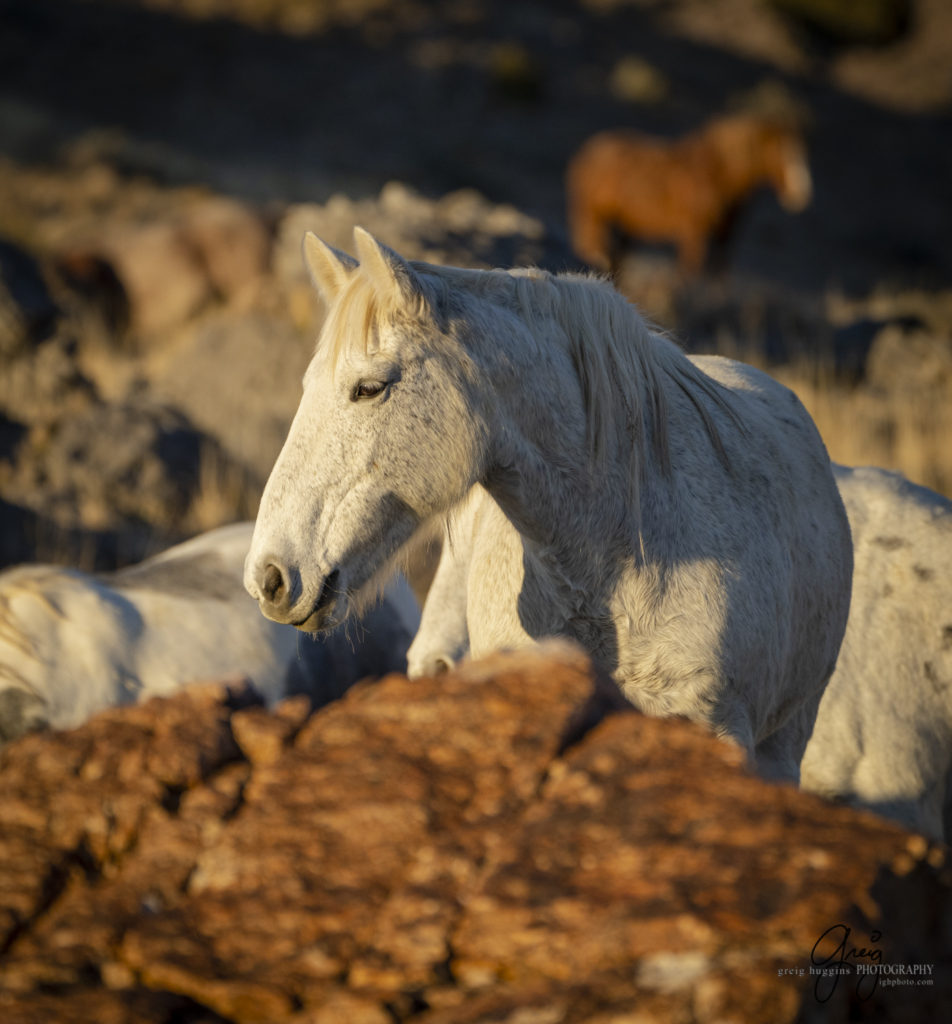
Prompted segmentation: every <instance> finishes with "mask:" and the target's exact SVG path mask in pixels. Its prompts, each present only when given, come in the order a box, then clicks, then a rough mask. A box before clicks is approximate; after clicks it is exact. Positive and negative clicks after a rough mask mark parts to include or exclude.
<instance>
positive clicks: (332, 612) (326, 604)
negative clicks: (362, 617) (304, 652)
mask: <svg viewBox="0 0 952 1024" xmlns="http://www.w3.org/2000/svg"><path fill="white" fill-rule="evenodd" d="M345 597H346V592H345V589H344V588H343V587H341V585H340V570H339V569H334V570H333V571H332V572H330V573H328V574H327V576H325V577H324V582H323V584H322V585H321V590H320V593H319V594H318V595H317V600H316V601H315V602H314V604H313V605H312V606H311V609H310V611H309V612H308V613H307V614H306V615H305V616H304V617H303V618H301V619H298V620H297V621H296V622H292V623H291V625H292V626H294V628H295V629H299V630H301V632H302V633H327V632H329V631H330V630H332V629H333V628H334V627H335V626H338V625H340V623H341V622H342V621H343V619H344V617H345V616H343V615H340V614H338V613H337V612H338V609H339V606H340V604H341V601H342V599H343V598H345Z"/></svg>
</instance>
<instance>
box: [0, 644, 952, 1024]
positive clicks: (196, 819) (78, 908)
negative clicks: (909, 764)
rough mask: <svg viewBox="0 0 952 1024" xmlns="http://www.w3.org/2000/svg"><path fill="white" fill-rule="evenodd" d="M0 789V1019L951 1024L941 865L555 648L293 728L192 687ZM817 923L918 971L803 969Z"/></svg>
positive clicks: (77, 1023)
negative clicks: (633, 700) (624, 693)
mask: <svg viewBox="0 0 952 1024" xmlns="http://www.w3.org/2000/svg"><path fill="white" fill-rule="evenodd" d="M0 787H2V790H3V793H2V798H0V949H2V951H3V952H2V956H0V1019H2V1020H10V1021H17V1022H22V1024H30V1022H33V1021H36V1022H40V1021H42V1022H44V1024H49V1022H56V1021H69V1022H70V1024H81V1022H85V1021H90V1022H92V1021H95V1022H97V1024H110V1022H114V1021H115V1022H120V1021H121V1022H140V1021H141V1022H152V1021H156V1022H170V1021H173V1020H174V1021H176V1022H186V1024H193V1022H195V1024H197V1022H203V1024H204V1022H209V1024H211V1022H215V1021H217V1022H221V1021H232V1022H242V1024H245V1022H247V1024H253V1022H272V1024H277V1022H283V1021H294V1022H298V1024H304V1022H308V1024H324V1022H327V1024H332V1022H333V1024H337V1022H341V1024H351V1022H352V1024H378V1022H380V1024H387V1022H392V1021H393V1020H409V1019H413V1020H416V1021H420V1022H421V1024H450V1022H453V1024H456V1022H460V1024H464V1022H490V1021H494V1022H503V1021H508V1022H510V1024H512V1022H516V1021H520V1022H521V1021H525V1022H528V1021H533V1022H536V1024H541V1022H549V1021H551V1022H557V1021H558V1022H562V1021H564V1022H583V1021H585V1022H593V1024H594V1022H596V1021H597V1022H599V1024H608V1022H609V1021H614V1022H616V1024H620V1022H621V1021H626V1022H628V1021H636V1020H637V1021H638V1022H651V1021H658V1022H662V1021H664V1022H668V1021H682V1020H683V1021H714V1020H732V1021H750V1022H762V1021H767V1020H769V1021H771V1022H776V1024H779V1022H783V1021H795V1020H801V1021H817V1022H819V1021H823V1022H829V1021H837V1020H844V1021H845V1020H847V1019H850V1020H870V1021H873V1020H875V1021H896V1022H901V1021H917V1020H940V1019H950V1013H952V936H950V930H952V872H950V869H949V867H948V866H947V861H946V855H945V851H944V850H943V849H940V848H936V847H929V846H928V844H927V843H926V842H925V841H924V840H922V839H920V838H919V837H915V836H910V835H909V834H908V833H905V832H903V831H902V830H900V829H898V828H895V827H893V826H892V825H889V824H887V823H885V822H880V821H878V820H877V819H875V818H873V817H870V816H865V815H860V814H858V813H855V812H853V811H850V810H848V809H846V808H840V807H833V806H830V805H827V804H825V803H823V802H822V801H820V800H819V799H817V798H815V797H811V796H809V795H806V794H803V793H800V792H798V791H796V790H794V789H792V788H780V787H776V786H771V785H768V784H766V783H763V782H761V781H759V780H758V779H756V778H753V777H752V776H750V775H749V774H748V773H747V772H746V771H745V770H744V768H743V767H742V765H741V764H740V763H739V757H738V754H737V752H736V751H734V750H733V749H732V748H730V747H728V746H725V745H724V744H722V743H720V742H718V741H717V740H715V739H713V738H712V737H711V736H709V735H707V734H706V733H704V732H703V731H702V730H700V729H699V728H697V727H694V726H692V725H689V724H687V723H684V722H680V721H673V720H667V721H659V720H653V719H649V718H645V717H642V716H640V715H638V714H636V713H634V712H633V711H630V710H627V709H626V708H625V707H624V706H623V705H622V704H621V702H620V700H619V698H618V696H617V694H616V693H615V692H614V691H613V690H612V689H611V688H610V687H608V686H605V685H602V684H600V683H599V682H597V681H596V680H593V678H592V675H591V673H590V671H589V667H588V665H587V663H586V662H585V660H584V659H583V658H581V657H580V656H579V655H577V654H575V653H573V652H570V651H567V650H563V649H560V650H559V651H558V652H556V653H552V652H550V653H549V654H547V655H536V654H528V653H523V654H513V655H499V656H497V657H495V658H492V659H488V660H486V661H484V662H479V663H474V664H472V665H468V666H465V667H463V668H462V669H461V670H459V671H457V672H454V673H452V674H450V675H447V676H442V677H440V678H439V679H438V680H425V679H424V680H415V681H409V680H407V679H404V678H402V677H398V676H391V677H388V678H386V679H384V680H382V681H381V682H379V683H367V684H362V685H361V686H358V687H357V688H356V689H355V690H353V691H351V692H350V694H348V695H347V696H346V697H345V698H343V699H342V700H340V701H339V702H337V703H336V704H334V705H332V706H329V707H327V708H325V709H323V710H322V711H320V712H318V713H316V714H314V715H312V716H310V717H307V711H306V708H305V707H304V706H303V705H301V704H299V703H296V702H288V703H287V704H285V705H283V706H282V707H280V708H279V709H278V710H277V711H275V712H274V713H268V712H266V711H265V710H264V709H263V708H261V707H260V706H257V705H256V704H255V703H254V699H253V697H252V696H251V694H250V693H249V692H248V691H246V690H244V689H241V688H234V687H232V688H231V689H229V688H228V687H226V686H224V685H212V686H209V687H207V688H201V689H197V690H193V691H191V692H186V693H183V694H181V695H179V696H178V697H176V698H173V699H170V700H160V701H153V702H152V703H150V704H148V705H145V706H141V707H135V708H129V709H123V710H117V711H111V712H107V713H105V714H103V715H100V716H99V717H97V718H96V719H94V720H92V721H91V722H90V723H88V724H87V725H86V726H84V727H82V728H80V729H77V730H75V731H73V732H69V733H61V734H53V735H45V736H41V735H36V736H30V737H26V738H24V739H22V740H20V741H18V742H16V743H14V744H12V745H11V746H10V747H9V748H8V749H7V750H6V751H5V752H4V753H3V755H2V757H0ZM838 925H841V926H842V928H841V929H838V930H834V931H833V932H831V934H830V936H829V938H828V940H827V942H826V943H825V944H821V946H820V947H818V949H817V952H816V954H815V955H816V957H817V958H823V957H826V956H831V955H832V956H833V960H831V963H833V962H835V961H838V960H839V959H841V956H840V955H839V954H836V952H835V950H836V946H837V945H838V943H839V939H840V938H842V937H843V936H845V931H844V929H845V928H850V929H851V932H850V935H849V937H848V939H847V940H846V942H845V944H844V947H843V951H842V952H844V953H846V952H849V951H850V950H853V949H856V950H860V951H865V952H862V953H861V954H855V955H852V954H851V956H852V959H854V960H855V959H860V960H861V962H862V963H864V964H866V963H868V962H872V961H874V960H878V961H879V962H880V964H883V965H886V966H887V967H890V968H896V967H918V965H925V967H924V968H923V970H924V971H925V970H926V969H928V972H927V973H925V974H924V976H923V975H909V974H908V973H906V974H899V973H898V972H895V971H894V972H893V973H890V974H888V975H886V974H884V975H882V976H881V977H880V983H879V985H878V986H877V987H876V988H875V990H874V991H870V990H871V988H872V981H873V980H875V979H874V976H872V975H865V976H864V978H863V979H861V978H858V977H857V976H855V975H854V974H852V973H851V974H849V975H848V976H844V977H840V978H832V977H827V978H822V977H820V976H819V975H816V974H813V975H811V974H810V960H811V952H812V951H813V950H814V946H815V944H816V943H817V940H818V939H819V938H820V936H821V934H822V933H824V932H825V931H827V930H828V929H831V928H835V926H838ZM799 971H802V972H803V973H802V974H798V973H797V972H799ZM782 972H783V973H782ZM899 978H904V979H905V981H904V983H903V987H901V988H900V987H899V986H898V985H896V986H889V985H887V984H886V982H887V981H896V980H897V979H899ZM926 978H928V979H929V980H931V984H929V985H925V984H915V985H913V984H906V982H909V981H923V980H926ZM834 981H836V985H835V987H834V986H833V982H834ZM817 984H819V986H820V987H819V989H817V988H816V986H817ZM818 997H819V998H818ZM824 997H828V998H824Z"/></svg>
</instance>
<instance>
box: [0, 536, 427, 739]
mask: <svg viewBox="0 0 952 1024" xmlns="http://www.w3.org/2000/svg"><path fill="white" fill-rule="evenodd" d="M252 530H253V524H252V523H238V524H234V525H231V526H226V527H222V528H221V529H218V530H213V531H210V532H209V533H206V534H203V535H201V536H199V537H196V538H193V539H192V540H189V541H186V542H185V543H183V544H180V545H178V546H176V547H173V548H170V549H169V550H167V551H164V552H162V553H161V554H159V555H156V556H155V557H153V558H150V559H148V560H146V561H144V562H142V563H139V564H138V565H133V566H129V567H128V568H126V569H122V570H119V571H118V572H113V573H103V574H98V575H92V574H87V573H82V572H78V571H75V570H70V569H63V568H59V567H56V566H43V565H24V566H18V567H16V568H13V569H9V570H7V571H5V572H3V573H0V742H2V741H3V740H5V739H12V738H14V737H15V736H16V735H18V734H20V733H22V732H24V731H28V730H29V729H31V728H35V727H38V726H40V725H50V726H53V727H58V728H59V727H69V726H73V725H76V724H79V723H80V722H82V721H84V720H85V719H86V718H87V717H88V716H89V715H90V714H92V713H93V712H95V711H98V710H100V709H102V708H105V707H111V706H114V705H119V704H128V703H134V702H136V701H139V700H143V699H146V698H148V697H152V696H161V695H167V694H169V693H172V692H174V691H176V690H178V689H180V688H181V687H182V686H183V685H186V684H188V683H191V682H196V681H201V680H208V679H213V678H224V677H232V676H235V677H237V676H240V677H244V678H247V679H249V680H250V681H251V682H252V684H253V685H254V686H255V688H256V689H257V690H258V691H259V692H260V693H261V694H262V696H263V697H264V698H265V700H267V701H268V702H273V701H275V700H277V699H279V698H281V697H283V696H286V695H289V694H291V693H299V692H300V693H306V694H308V696H310V697H311V698H312V700H313V701H314V702H315V703H316V704H321V703H325V702H326V701H327V700H330V699H332V698H333V697H336V696H338V695H339V694H340V693H342V692H343V691H344V690H345V689H346V688H347V687H348V686H349V685H350V684H352V683H353V682H355V681H356V680H357V679H359V678H362V677H363V676H367V675H381V674H384V673H386V672H388V671H395V670H403V669H404V667H405V653H406V650H407V647H408V646H409V642H410V640H411V639H412V637H413V634H414V632H415V629H416V626H417V624H418V617H419V613H418V609H417V608H416V602H415V599H414V598H413V595H412V593H411V592H410V590H409V587H408V586H407V584H406V582H405V580H403V579H402V577H398V578H397V579H395V580H394V581H393V584H392V585H391V587H390V588H389V589H388V591H387V594H386V595H385V597H384V600H383V601H382V602H381V603H380V604H379V605H377V606H375V607H373V608H372V609H370V610H369V611H368V613H367V615H366V616H365V618H364V619H363V620H362V621H361V622H360V623H355V624H353V625H351V626H350V627H349V629H347V630H342V631H340V632H338V633H335V634H333V635H331V636H329V637H326V638H324V639H322V640H315V639H314V638H312V637H309V636H306V635H302V634H300V633H298V632H297V631H296V630H294V629H293V628H291V627H289V626H280V625H278V624H276V623H273V622H269V621H268V620H266V619H264V618H262V616H261V615H260V614H259V613H258V610H257V607H256V606H255V604H254V602H253V601H250V600H249V599H248V596H247V594H246V593H245V591H244V588H243V586H242V582H241V578H242V567H243V563H244V558H245V554H246V553H247V549H248V545H249V543H250V540H251V534H252Z"/></svg>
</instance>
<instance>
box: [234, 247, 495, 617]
mask: <svg viewBox="0 0 952 1024" xmlns="http://www.w3.org/2000/svg"><path fill="white" fill-rule="evenodd" d="M354 237H355V244H356V251H357V255H358V257H359V262H358V260H355V259H353V258H352V257H350V256H348V255H347V254H345V253H342V252H339V251H337V250H335V249H333V248H331V247H330V246H329V245H327V244H326V243H324V242H322V241H321V240H319V239H318V238H316V237H315V236H314V235H312V234H308V235H307V236H306V238H305V240H304V260H305V264H306V266H307V268H308V271H309V273H310V275H311V278H312V281H313V283H314V285H315V287H316V288H317V290H318V291H319V292H320V294H321V295H322V297H323V298H324V300H325V302H326V303H327V305H328V307H329V311H328V316H327V320H326V322H325V324H324V328H323V331H322V333H321V337H320V339H319V341H318V345H317V349H316V352H315V354H314V357H313V359H312V361H311V364H310V366H309V367H308V370H307V372H306V374H305V377H304V394H303V396H302V399H301V404H300V406H299V408H298V411H297V414H296V415H295V418H294V421H293V423H292V424H291V429H290V432H289V434H288V438H287V440H286V442H285V444H284V448H283V449H282V451H281V453H280V455H279V456H278V459H277V462H276V463H275V466H274V469H273V470H272V472H271V476H270V478H269V480H268V483H267V486H266V487H265V490H264V495H263V496H262V499H261V506H260V509H259V511H258V518H257V522H256V525H255V532H254V537H253V540H252V544H251V549H250V551H249V554H248V558H247V561H246V563H245V586H246V588H247V589H248V592H249V593H250V594H251V595H252V597H254V598H255V599H256V600H257V601H258V603H259V605H260V608H261V610H262V612H263V613H264V614H265V615H266V616H268V618H271V619H274V620H276V621H278V622H286V623H292V624H293V625H295V626H298V627H299V628H301V629H303V630H306V631H309V632H311V631H315V630H320V629H331V628H333V627H334V626H336V625H337V624H339V623H340V622H341V621H343V619H344V618H346V617H347V615H348V614H350V613H351V612H353V611H356V610H358V609H359V608H360V607H361V605H362V604H363V603H364V601H365V600H366V599H367V598H370V597H372V596H373V595H374V594H375V593H376V591H377V590H378V589H379V587H380V585H381V584H382V583H383V582H384V581H385V580H386V578H387V576H389V575H390V572H391V571H392V570H393V569H394V568H395V567H396V565H397V564H398V562H399V556H400V553H401V551H402V550H403V549H404V548H405V547H406V545H407V543H408V542H409V541H410V539H411V538H412V537H413V535H414V534H415V533H416V532H417V531H418V530H419V529H420V528H421V527H423V526H424V525H425V524H427V522H428V521H429V520H432V518H433V517H434V516H435V515H437V514H439V513H441V512H443V511H445V510H446V509H447V508H449V507H450V506H452V505H453V504H454V503H455V502H456V501H458V500H459V499H460V498H462V496H463V495H464V494H465V493H466V492H467V491H468V490H469V488H470V487H471V486H472V484H473V483H474V482H475V480H476V479H477V478H478V476H479V474H480V473H481V470H482V464H483V462H484V459H485V447H486V442H485V434H486V432H485V430H484V429H483V427H482V426H481V417H480V415H479V413H478V412H477V411H476V410H474V409H473V407H472V406H473V397H474V395H475V394H476V392H477V391H478V389H477V388H476V386H475V383H476V381H475V378H476V372H475V368H474V367H473V366H472V365H471V364H470V363H469V362H468V361H467V359H466V356H465V352H464V351H463V350H462V348H461V346H460V345H459V343H458V342H457V341H456V340H455V339H454V337H453V331H452V329H451V328H450V327H448V324H449V323H450V321H451V320H452V319H453V316H452V310H451V309H449V308H448V305H447V304H448V303H450V304H451V303H452V301H453V300H452V298H448V297H447V294H446V292H445V289H441V288H440V287H439V282H438V281H437V280H436V279H435V278H434V277H433V276H432V275H431V274H428V273H427V267H426V265H425V264H422V265H421V264H418V265H411V264H410V263H409V262H407V261H406V260H405V259H403V258H402V257H401V256H399V255H398V254H397V253H395V252H393V251H392V250H390V249H388V248H387V247H386V246H384V245H381V244H380V243H379V242H377V241H376V240H375V239H374V238H372V237H371V236H370V235H369V234H368V233H367V232H366V231H364V230H362V229H360V228H357V229H355V232H354ZM482 420H483V421H485V417H482Z"/></svg>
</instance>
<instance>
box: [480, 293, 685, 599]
mask: <svg viewBox="0 0 952 1024" xmlns="http://www.w3.org/2000/svg"><path fill="white" fill-rule="evenodd" d="M566 286H567V287H568V288H571V289H573V294H572V295H571V296H564V297H563V296H562V295H560V294H559V289H560V288H563V287H566ZM537 290H538V291H540V292H541V294H538V293H537ZM513 292H514V294H513V295H512V296H511V299H510V301H512V302H513V303H514V304H515V306H516V307H518V306H519V305H529V304H534V305H537V306H541V307H542V310H541V315H540V311H539V309H536V310H535V311H534V312H535V314H536V316H535V317H533V318H528V317H527V318H524V319H523V320H522V321H521V326H516V323H520V321H515V322H514V326H513V329H512V330H511V331H508V332H499V333H498V334H496V335H495V336H493V337H490V338H483V339H481V340H479V341H478V342H477V343H476V353H477V359H478V360H479V361H480V363H481V364H482V369H483V371H484V373H485V374H486V375H487V376H488V377H489V378H490V379H491V380H493V383H494V388H493V394H494V396H495V398H494V401H495V402H496V406H495V409H496V410H498V416H497V419H496V422H495V423H494V434H493V449H492V452H491V456H490V462H489V466H488V472H487V476H486V479H485V480H484V481H483V482H484V484H485V486H486V488H487V490H488V491H489V492H490V494H491V495H492V496H493V498H494V500H495V501H496V502H497V504H498V505H499V506H500V508H502V510H503V511H504V512H505V514H506V516H507V517H508V518H509V519H510V521H511V522H512V523H513V525H514V526H515V527H516V529H517V530H518V531H519V533H520V534H521V535H522V536H523V539H524V542H525V544H526V547H527V550H528V551H530V552H531V553H533V554H534V555H535V556H536V557H537V558H538V559H539V560H540V561H541V562H542V563H544V564H545V565H547V566H553V567H554V566H557V567H558V572H559V574H560V575H562V576H564V577H565V578H566V579H567V581H568V582H569V585H574V584H576V583H577V582H579V581H581V580H582V579H585V578H586V577H590V576H591V574H592V573H598V572H599V571H600V569H601V566H602V564H603V562H605V560H606V559H610V560H612V561H616V562H617V559H618V557H619V555H621V556H622V557H624V556H625V555H626V554H631V555H632V557H637V555H638V552H639V549H640V544H641V538H640V529H641V525H642V524H641V522H640V519H639V513H640V508H641V504H640V483H641V479H642V478H643V477H644V476H646V475H650V476H651V478H652V479H654V480H655V481H657V480H659V479H663V477H664V475H665V472H666V465H665V463H666V440H665V409H664V396H663V387H662V383H661V377H662V376H664V375H663V374H661V371H660V370H659V368H658V367H656V366H655V362H654V361H655V360H656V359H657V358H658V356H659V350H660V355H661V356H662V357H665V358H667V357H670V356H671V353H669V352H668V351H667V349H668V347H669V343H668V342H666V341H665V340H663V339H660V338H655V337H653V336H651V335H650V334H649V332H648V330H647V328H646V326H645V325H644V324H643V322H642V321H641V320H640V318H639V317H638V314H637V313H636V312H635V311H634V310H633V309H632V308H631V307H630V306H628V304H627V303H625V302H624V300H622V299H620V298H619V297H616V296H614V295H610V296H606V294H605V289H604V287H603V286H602V285H600V284H598V283H596V282H590V281H586V280H574V279H569V280H568V284H567V285H566V281H565V279H556V280H550V279H547V278H544V279H542V280H532V279H522V280H520V279H518V278H517V279H515V282H514V289H513ZM586 299H589V300H590V302H589V306H588V307H586V304H585V300H586ZM606 299H608V303H607V308H606ZM580 300H581V302H580ZM569 310H570V311H571V312H572V314H573V319H571V320H569V319H567V312H568V311H569ZM515 311H518V309H516V310H515ZM557 313H558V315H556V314H557ZM583 317H587V318H588V320H587V321H586V322H583V320H582V318H583ZM520 331H521V332H522V336H520ZM606 332H616V333H620V334H621V335H622V336H621V337H620V338H615V337H608V336H607V335H606ZM677 358H678V359H682V360H683V359H684V357H683V356H681V355H680V353H678V354H677ZM685 362H686V360H685ZM514 376H517V377H519V378H520V384H521V385H522V386H520V387H513V377H514ZM665 380H666V378H665Z"/></svg>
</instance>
